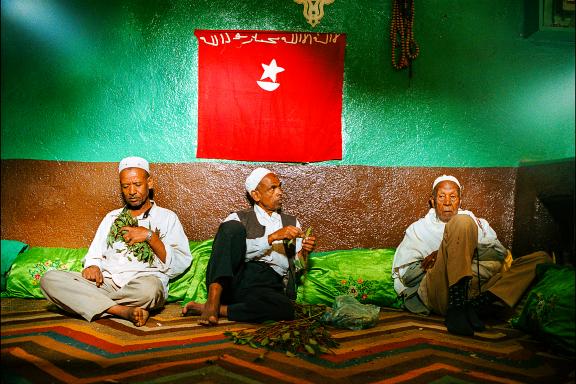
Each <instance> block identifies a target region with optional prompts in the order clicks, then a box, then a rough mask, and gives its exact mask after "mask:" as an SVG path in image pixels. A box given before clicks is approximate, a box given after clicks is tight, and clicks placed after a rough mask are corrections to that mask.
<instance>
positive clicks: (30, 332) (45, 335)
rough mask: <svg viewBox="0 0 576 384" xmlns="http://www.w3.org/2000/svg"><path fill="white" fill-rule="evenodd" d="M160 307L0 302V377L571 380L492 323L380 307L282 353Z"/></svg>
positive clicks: (567, 366) (561, 362)
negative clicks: (100, 315) (118, 312)
mask: <svg viewBox="0 0 576 384" xmlns="http://www.w3.org/2000/svg"><path fill="white" fill-rule="evenodd" d="M179 313H180V307H179V305H177V304H169V305H168V306H167V307H166V308H165V309H164V310H163V311H162V312H161V313H158V314H155V315H153V316H152V317H151V318H150V319H149V320H148V323H147V324H146V326H144V327H141V328H136V327H134V326H132V324H130V323H129V322H126V321H123V320H117V319H110V318H109V319H101V320H98V321H96V322H93V323H88V322H85V321H83V320H80V319H75V318H70V317H67V316H64V315H62V314H61V313H59V312H57V311H55V309H54V307H52V306H49V305H48V304H47V302H46V301H44V300H25V299H2V316H1V319H2V330H1V331H2V332H1V339H2V343H1V346H2V352H1V357H2V382H3V383H210V384H212V383H226V384H229V383H335V384H338V383H439V384H442V383H550V384H553V383H554V384H555V383H573V382H574V368H573V367H574V360H573V359H565V358H560V357H557V356H554V355H551V354H549V353H546V352H545V351H544V349H543V348H542V346H541V345H540V344H538V343H536V342H535V341H533V340H532V339H531V338H530V337H529V336H528V335H525V334H523V333H521V332H519V331H517V330H514V329H511V328H508V327H507V326H506V324H499V325H493V326H490V327H489V328H488V330H487V331H485V332H482V333H477V334H476V335H475V336H474V337H457V336H454V335H451V334H448V333H447V332H446V328H445V327H444V325H443V323H442V320H441V319H440V318H438V317H419V316H414V315H411V314H409V313H406V312H403V311H396V310H389V309H382V311H381V314H380V320H379V322H378V324H377V326H376V327H374V328H370V329H367V330H364V331H349V330H333V332H332V333H333V336H334V337H335V338H336V339H337V340H338V342H339V343H340V348H337V349H335V350H334V352H335V353H334V354H324V355H322V356H320V357H316V358H315V357H309V356H307V355H302V356H298V357H288V356H286V355H285V354H283V353H279V352H269V353H267V354H266V355H265V357H264V360H263V361H261V362H256V361H255V359H256V358H257V357H258V356H260V354H261V353H262V352H263V350H262V349H254V348H251V347H249V346H246V345H236V344H234V343H232V342H230V341H229V340H228V339H227V338H226V337H225V336H224V335H223V332H224V331H227V330H239V329H243V328H248V327H253V326H251V325H247V324H242V323H233V322H227V321H222V322H221V324H219V325H218V326H217V327H210V328H207V327H202V326H199V325H197V324H196V320H197V318H195V317H186V318H184V317H181V316H180V315H179Z"/></svg>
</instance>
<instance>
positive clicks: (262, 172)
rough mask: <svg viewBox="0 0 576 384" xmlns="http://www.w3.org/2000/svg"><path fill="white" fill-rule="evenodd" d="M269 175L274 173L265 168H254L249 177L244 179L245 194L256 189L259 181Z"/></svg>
mask: <svg viewBox="0 0 576 384" xmlns="http://www.w3.org/2000/svg"><path fill="white" fill-rule="evenodd" d="M269 173H274V172H272V171H270V170H269V169H266V168H256V169H255V170H253V171H252V173H250V175H249V176H248V177H247V178H246V182H245V183H244V186H245V187H246V192H248V193H250V192H252V191H253V190H255V189H256V187H257V186H258V184H260V181H262V179H263V178H264V176H266V175H267V174H269Z"/></svg>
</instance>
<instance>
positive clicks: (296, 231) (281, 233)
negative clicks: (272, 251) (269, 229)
mask: <svg viewBox="0 0 576 384" xmlns="http://www.w3.org/2000/svg"><path fill="white" fill-rule="evenodd" d="M302 236H304V232H302V230H301V229H300V228H298V227H295V226H293V225H287V226H285V227H283V228H280V229H279V230H277V231H276V232H274V233H271V234H269V235H268V244H272V243H273V242H275V241H276V240H292V239H295V238H297V237H302Z"/></svg>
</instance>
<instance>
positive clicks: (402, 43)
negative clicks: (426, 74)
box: [390, 0, 420, 77]
mask: <svg viewBox="0 0 576 384" xmlns="http://www.w3.org/2000/svg"><path fill="white" fill-rule="evenodd" d="M413 26H414V0H394V5H393V8H392V23H391V25H390V41H391V43H392V66H393V67H394V68H396V69H404V68H409V76H410V77H412V61H414V60H415V59H416V58H417V57H418V53H420V48H419V47H418V44H416V40H414V30H413V29H412V28H413ZM397 50H399V51H400V58H399V59H398V61H396V51H397Z"/></svg>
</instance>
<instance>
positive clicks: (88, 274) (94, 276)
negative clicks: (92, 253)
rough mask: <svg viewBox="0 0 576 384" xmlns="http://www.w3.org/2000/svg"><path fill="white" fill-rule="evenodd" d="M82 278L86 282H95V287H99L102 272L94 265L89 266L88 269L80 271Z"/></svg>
mask: <svg viewBox="0 0 576 384" xmlns="http://www.w3.org/2000/svg"><path fill="white" fill-rule="evenodd" d="M82 277H83V278H85V279H86V280H90V281H94V282H96V286H97V287H100V286H101V285H102V283H103V282H104V276H102V271H100V268H98V267H97V266H95V265H91V266H89V267H88V268H84V270H83V271H82Z"/></svg>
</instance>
